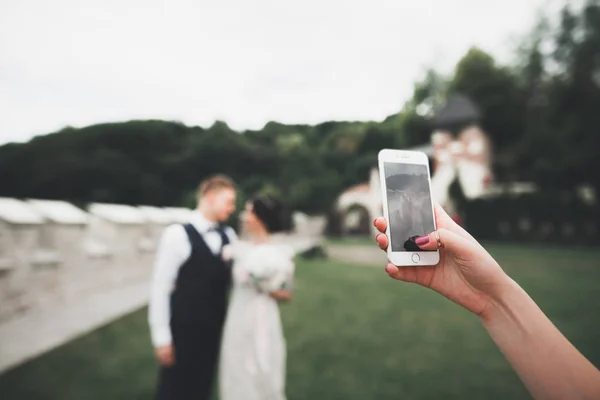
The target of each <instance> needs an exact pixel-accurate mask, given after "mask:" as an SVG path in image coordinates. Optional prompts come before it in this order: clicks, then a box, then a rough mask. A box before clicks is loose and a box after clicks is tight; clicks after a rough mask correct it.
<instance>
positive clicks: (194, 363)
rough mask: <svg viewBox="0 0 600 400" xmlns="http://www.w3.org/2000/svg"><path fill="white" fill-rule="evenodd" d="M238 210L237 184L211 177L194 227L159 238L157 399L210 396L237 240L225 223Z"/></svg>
mask: <svg viewBox="0 0 600 400" xmlns="http://www.w3.org/2000/svg"><path fill="white" fill-rule="evenodd" d="M234 210H235V189H234V184H233V182H232V181H231V180H230V179H229V178H227V177H225V176H221V175H217V176H213V177H211V178H209V179H207V180H205V181H204V182H202V184H201V185H200V187H199V189H198V207H197V209H196V211H195V212H194V215H193V217H192V218H191V220H190V222H189V223H187V224H184V225H171V226H169V227H168V228H167V229H166V230H165V232H164V234H163V237H162V238H161V242H160V244H159V247H158V252H157V255H156V262H155V265H154V274H153V278H152V289H151V295H150V305H149V315H148V320H149V323H150V333H151V336H152V342H153V344H154V347H155V349H156V357H157V358H158V362H159V363H160V365H161V368H160V373H159V382H158V399H159V400H167V399H168V400H179V399H197V400H204V399H208V398H209V396H210V393H211V388H212V383H213V379H214V375H215V368H216V364H217V359H218V355H219V347H220V342H221V331H222V327H223V322H224V321H225V312H226V306H227V304H226V303H227V300H226V298H227V290H228V287H229V284H230V280H231V271H230V268H229V265H228V262H227V261H226V257H224V256H223V247H224V246H226V245H228V244H230V243H231V242H233V241H235V240H236V239H237V238H236V235H235V232H234V231H233V229H231V228H230V227H225V226H224V225H223V223H224V222H225V221H227V219H228V218H229V216H230V215H231V213H233V211H234Z"/></svg>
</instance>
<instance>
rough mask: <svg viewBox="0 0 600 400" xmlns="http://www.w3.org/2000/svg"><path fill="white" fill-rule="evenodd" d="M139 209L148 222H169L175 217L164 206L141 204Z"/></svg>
mask: <svg viewBox="0 0 600 400" xmlns="http://www.w3.org/2000/svg"><path fill="white" fill-rule="evenodd" d="M138 209H139V210H140V211H141V212H142V215H143V216H144V219H145V220H146V222H150V223H153V224H169V223H171V222H173V217H172V216H171V215H170V214H169V212H168V211H167V210H165V209H164V208H160V207H152V206H139V207H138Z"/></svg>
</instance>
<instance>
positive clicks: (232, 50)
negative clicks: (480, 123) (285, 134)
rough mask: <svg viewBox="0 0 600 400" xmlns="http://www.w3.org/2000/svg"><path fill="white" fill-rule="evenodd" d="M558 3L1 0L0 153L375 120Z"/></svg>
mask: <svg viewBox="0 0 600 400" xmlns="http://www.w3.org/2000/svg"><path fill="white" fill-rule="evenodd" d="M548 2H551V3H553V2H554V3H555V2H556V0H554V1H553V0H502V1H491V0H488V1H483V0H412V1H405V0H301V1H300V0H298V1H284V0H271V1H268V0H252V1H248V0H213V1H208V0H169V1H158V0H143V1H142V0H130V1H128V0H103V1H96V2H86V1H82V0H53V1H44V0H0V143H4V142H8V141H24V140H28V139H29V138H31V137H32V136H33V135H37V134H43V133H49V132H52V131H55V130H58V129H60V128H62V127H64V126H67V125H71V126H85V125H88V124H93V123H98V122H106V121H123V120H129V119H139V118H161V119H170V120H179V121H182V122H184V123H186V124H190V125H202V126H209V125H210V124H212V122H213V121H214V120H215V119H221V120H224V121H226V122H227V123H228V124H229V125H230V126H232V127H233V128H235V129H258V128H261V127H262V126H263V125H264V124H265V123H266V122H268V121H270V120H276V121H281V122H285V123H311V124H312V123H318V122H322V121H326V120H381V119H383V118H385V117H386V116H387V115H389V114H392V113H395V112H397V111H398V110H399V109H400V108H401V107H402V104H403V102H404V101H405V100H406V99H407V98H408V97H409V96H410V94H411V90H412V85H413V83H414V82H415V80H416V79H418V78H419V77H420V76H421V74H422V72H423V70H424V68H425V67H428V66H435V67H437V68H438V69H440V70H442V71H446V72H449V71H451V67H452V66H453V65H454V64H455V63H456V61H457V60H458V59H459V58H460V57H461V56H462V55H463V54H464V52H465V51H466V50H467V49H468V48H469V47H470V46H472V45H477V46H480V47H482V48H483V49H484V50H487V51H490V52H491V53H492V54H494V55H495V56H497V57H499V58H500V59H502V60H506V59H507V58H508V57H509V56H510V54H511V50H512V49H514V47H515V44H516V39H518V38H519V37H520V36H521V35H522V34H524V33H526V32H527V31H528V30H529V29H530V28H531V27H532V25H533V24H534V21H535V18H536V13H537V12H538V11H539V10H540V6H541V5H542V4H547V3H548Z"/></svg>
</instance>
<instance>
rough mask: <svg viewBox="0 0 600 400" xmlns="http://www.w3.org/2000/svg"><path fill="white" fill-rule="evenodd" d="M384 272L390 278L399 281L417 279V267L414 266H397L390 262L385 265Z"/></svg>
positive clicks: (414, 280) (413, 280)
mask: <svg viewBox="0 0 600 400" xmlns="http://www.w3.org/2000/svg"><path fill="white" fill-rule="evenodd" d="M385 272H387V273H388V275H389V276H390V277H391V278H394V279H396V280H399V281H403V282H416V281H417V269H416V268H415V267H397V266H395V265H394V264H391V263H390V264H388V265H386V266H385Z"/></svg>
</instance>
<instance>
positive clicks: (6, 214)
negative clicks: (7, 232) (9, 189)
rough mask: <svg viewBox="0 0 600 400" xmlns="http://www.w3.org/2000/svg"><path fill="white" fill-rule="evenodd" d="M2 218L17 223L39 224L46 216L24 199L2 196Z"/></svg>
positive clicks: (0, 206) (0, 212)
mask: <svg viewBox="0 0 600 400" xmlns="http://www.w3.org/2000/svg"><path fill="white" fill-rule="evenodd" d="M0 220H3V221H6V222H8V223H9V224H15V225H38V224H43V223H44V221H45V220H44V217H43V216H42V215H40V214H39V213H38V212H36V211H35V210H34V209H33V207H31V206H30V205H29V204H27V203H26V202H24V201H22V200H18V199H12V198H8V197H0Z"/></svg>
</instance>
